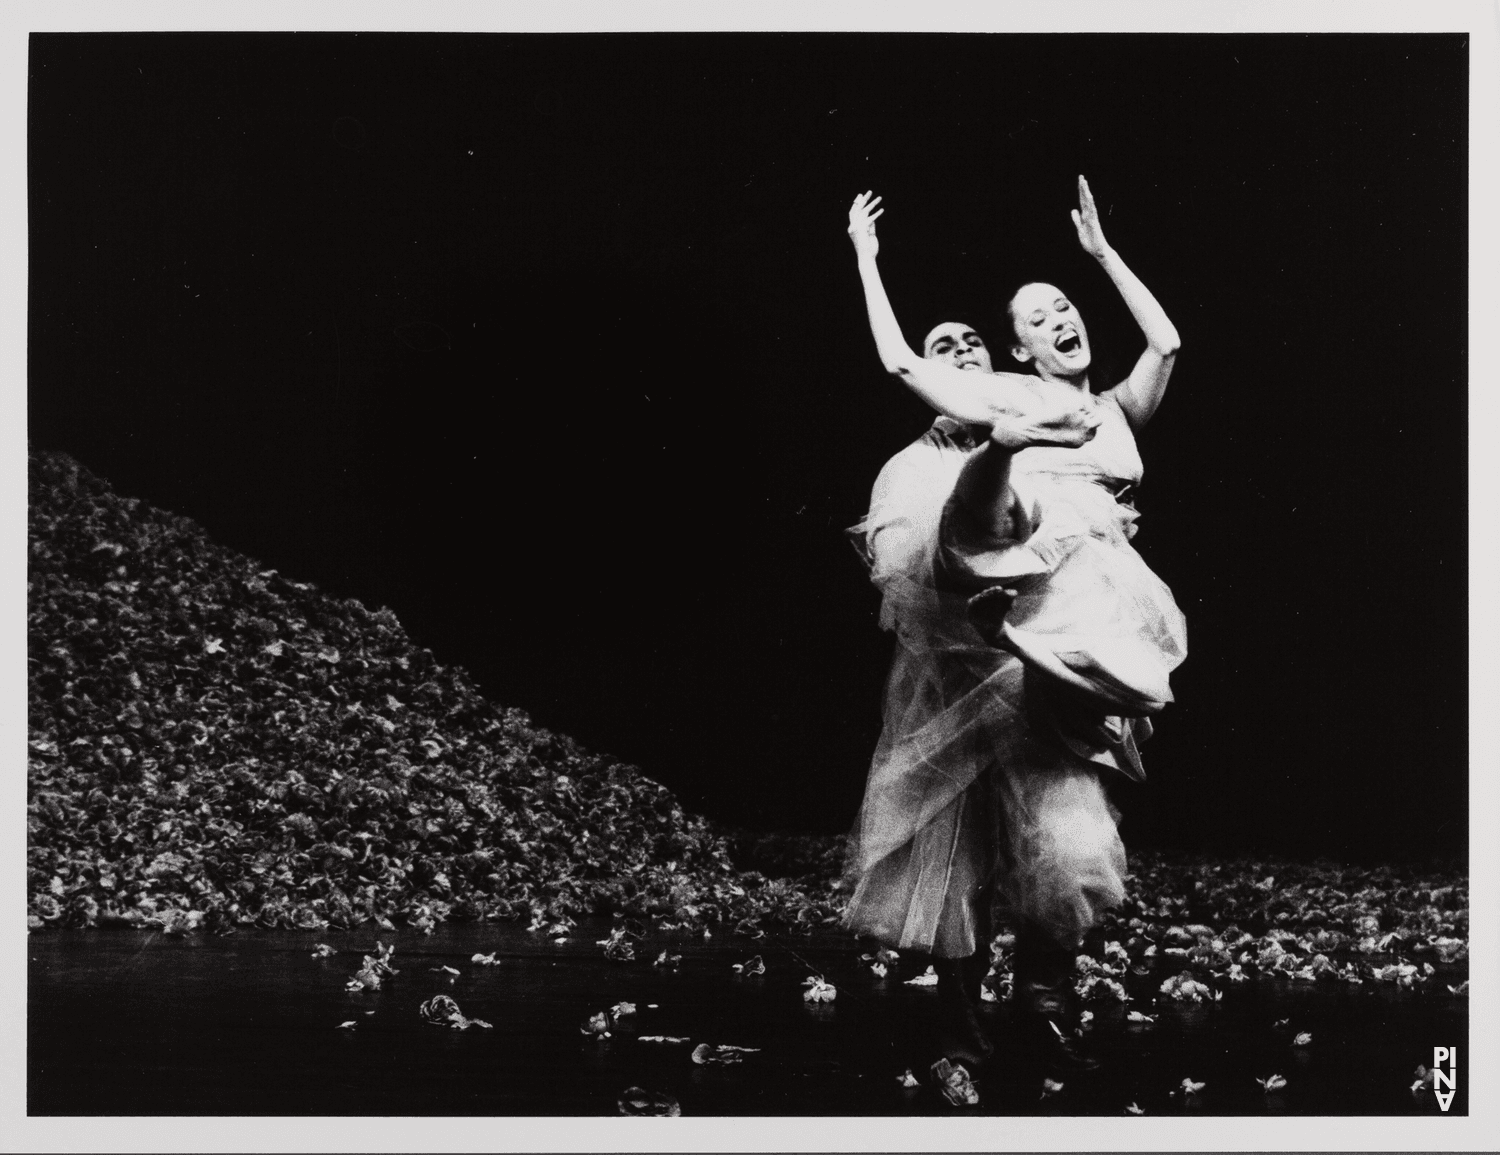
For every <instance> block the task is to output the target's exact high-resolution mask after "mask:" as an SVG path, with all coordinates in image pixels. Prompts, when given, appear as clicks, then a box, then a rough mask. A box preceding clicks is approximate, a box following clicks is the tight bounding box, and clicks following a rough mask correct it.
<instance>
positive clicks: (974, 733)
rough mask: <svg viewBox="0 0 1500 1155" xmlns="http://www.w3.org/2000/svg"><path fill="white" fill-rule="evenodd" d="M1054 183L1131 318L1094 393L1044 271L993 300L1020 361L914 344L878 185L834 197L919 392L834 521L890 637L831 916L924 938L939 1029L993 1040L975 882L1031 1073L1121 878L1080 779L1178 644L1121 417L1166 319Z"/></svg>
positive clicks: (1119, 764) (1160, 356) (888, 355)
mask: <svg viewBox="0 0 1500 1155" xmlns="http://www.w3.org/2000/svg"><path fill="white" fill-rule="evenodd" d="M1078 191H1079V207H1078V208H1077V209H1076V210H1074V211H1073V214H1072V216H1073V222H1074V225H1075V228H1076V231H1077V235H1078V241H1079V244H1080V246H1081V247H1082V248H1083V249H1084V251H1085V252H1087V253H1088V254H1089V255H1090V256H1092V257H1094V258H1095V259H1096V260H1097V261H1098V263H1099V265H1100V267H1101V268H1102V269H1103V270H1104V272H1105V273H1106V275H1108V276H1109V278H1110V279H1111V281H1112V282H1113V283H1114V284H1115V286H1116V288H1117V289H1118V291H1119V292H1120V294H1121V296H1122V298H1123V299H1124V302H1125V304H1126V306H1127V307H1128V308H1129V310H1130V312H1131V314H1132V316H1133V317H1134V318H1135V320H1136V322H1137V324H1138V325H1139V326H1140V328H1141V330H1142V332H1143V334H1144V335H1145V338H1146V349H1145V352H1144V353H1142V354H1141V356H1140V358H1139V360H1138V361H1137V362H1136V365H1135V367H1134V369H1133V370H1132V372H1131V373H1130V375H1129V377H1127V378H1126V379H1125V380H1124V381H1122V382H1120V383H1118V384H1116V385H1114V386H1113V387H1112V388H1108V389H1104V390H1102V391H1100V392H1098V393H1095V392H1094V391H1093V384H1094V383H1093V382H1092V381H1091V378H1090V369H1091V365H1092V352H1091V348H1090V344H1089V338H1088V331H1087V329H1086V327H1085V325H1084V322H1083V319H1082V317H1080V316H1079V314H1078V310H1077V309H1076V308H1075V307H1074V305H1073V304H1072V302H1071V301H1070V300H1069V299H1068V297H1067V296H1066V294H1064V293H1063V292H1062V291H1061V290H1060V289H1058V288H1057V287H1056V286H1053V285H1050V284H1044V283H1032V284H1028V285H1024V286H1022V287H1021V289H1019V290H1018V291H1017V292H1016V293H1015V294H1014V296H1013V297H1012V298H1011V300H1010V301H1009V302H1008V303H1007V319H1008V321H1009V323H1010V330H1011V331H1010V332H1009V333H1007V334H1005V341H1004V346H1003V348H1004V355H1007V356H1009V357H1010V358H1012V359H1013V361H1014V362H1015V363H1016V364H1017V365H1018V366H1023V367H1026V368H1028V369H1030V370H1031V373H1006V372H998V371H997V367H996V366H995V364H994V363H993V357H994V355H995V354H994V353H993V352H992V350H991V349H990V348H989V347H987V346H986V345H985V343H984V342H983V340H982V338H980V336H979V335H978V334H977V333H976V332H975V331H974V330H973V329H971V328H969V327H968V326H965V325H962V324H958V323H946V324H943V325H939V326H938V327H937V328H935V329H934V330H933V331H932V332H931V333H929V334H928V335H927V338H926V340H925V341H924V347H923V351H922V354H921V355H919V354H917V353H916V352H915V351H913V350H912V349H911V347H910V346H909V345H908V344H907V342H906V340H905V338H904V337H903V335H902V333H901V329H900V326H899V325H898V324H897V321H896V318H895V314H894V312H893V311H892V308H891V305H890V302H889V299H888V298H887V296H886V292H885V288H884V286H883V284H882V282H881V279H880V273H879V270H878V267H877V264H876V256H877V254H878V252H879V241H878V239H877V236H876V231H875V220H876V218H878V217H879V216H880V215H881V213H882V212H883V211H884V210H883V209H880V208H878V205H879V199H878V198H872V197H871V196H870V194H868V193H866V194H864V195H862V196H860V197H857V198H856V199H855V201H854V204H853V206H852V207H851V208H850V211H849V236H850V239H851V240H852V241H853V244H854V248H855V252H856V254H857V257H858V263H859V272H860V277H861V281H862V283H863V286H864V293H865V301H866V306H867V309H868V312H869V319H870V327H871V332H872V334H873V336H874V338H875V343H876V348H877V351H878V352H879V354H880V358H881V361H882V363H883V364H884V366H885V368H886V370H887V371H888V372H890V373H891V374H892V375H893V376H895V377H897V378H898V379H900V380H901V381H902V382H903V383H904V384H905V385H907V386H908V387H909V388H911V389H912V390H913V392H915V393H916V394H917V395H918V396H919V397H921V398H922V399H923V400H924V401H926V402H927V403H928V404H929V405H930V406H931V407H932V408H934V409H935V410H937V411H938V413H939V414H940V416H939V417H938V418H937V420H936V421H935V423H934V424H933V426H932V428H930V429H929V430H928V431H927V433H926V434H924V435H923V436H922V437H921V438H920V439H919V440H918V441H916V442H915V443H914V444H912V445H911V446H909V447H908V448H907V449H905V450H903V451H902V452H901V453H898V454H897V455H896V456H895V457H894V458H892V459H891V461H890V462H888V463H887V465H886V466H885V468H884V469H883V470H882V471H881V474H880V476H879V478H878V479H877V481H876V483H875V488H874V491H873V493H872V497H871V504H870V512H869V515H868V516H867V517H866V518H865V520H864V521H863V522H862V523H861V524H860V526H859V527H857V529H856V534H857V538H858V541H859V542H860V544H861V545H862V547H863V551H864V554H865V556H866V558H867V560H868V562H869V564H870V569H871V578H872V580H873V581H874V583H875V585H876V586H877V587H878V588H879V590H880V592H881V595H882V603H881V624H882V626H883V627H884V628H886V629H889V630H891V631H893V632H894V633H895V635H896V647H895V655H894V658H893V662H892V668H891V672H890V676H889V679H888V682H887V686H886V695H885V705H884V726H883V730H882V733H881V737H880V742H879V745H878V746H877V749H876V752H875V756H874V759H873V761H872V765H871V769H870V775H869V779H868V782H867V785H866V791H865V799H864V803H863V805H862V807H861V811H860V818H859V821H858V824H857V826H856V829H855V833H854V838H853V841H852V845H851V850H850V857H849V873H850V876H851V881H852V883H853V895H852V898H851V900H850V904H849V908H848V911H847V914H846V925H848V926H849V927H850V928H851V929H854V930H856V931H857V932H859V933H862V934H866V935H869V936H872V937H874V938H876V939H878V940H880V941H881V942H884V943H886V944H887V945H889V946H891V947H895V948H898V949H906V950H915V951H919V952H924V953H927V954H929V955H931V956H932V958H933V965H934V968H935V969H936V971H937V974H938V976H939V992H938V993H939V1005H940V1009H941V1028H940V1039H939V1045H940V1049H941V1050H942V1052H943V1054H944V1056H945V1057H947V1058H949V1059H950V1060H953V1061H955V1062H979V1061H982V1060H983V1059H984V1058H985V1057H986V1056H987V1055H988V1054H989V1053H990V1051H991V1049H992V1048H991V1045H990V1043H989V1041H988V1040H987V1039H986V1038H985V1036H984V1032H983V1031H982V1029H981V1027H980V1024H979V1020H978V1017H977V1015H976V1013H975V1012H976V1008H977V1005H978V1002H979V998H980V985H981V983H982V980H983V978H984V976H985V974H986V972H987V971H988V969H989V965H990V953H989V945H990V942H991V938H992V934H993V930H994V927H993V924H992V912H993V911H994V909H995V907H996V906H997V899H998V900H999V903H998V905H1003V906H1004V907H1005V908H1006V909H1007V910H1008V911H1009V914H1010V917H1011V920H1012V921H1013V923H1014V925H1015V928H1016V936H1017V942H1016V955H1015V983H1014V992H1015V994H1014V997H1015V1006H1016V1012H1017V1015H1016V1018H1017V1024H1018V1026H1019V1028H1020V1030H1021V1032H1022V1034H1023V1037H1024V1038H1025V1039H1026V1040H1027V1042H1028V1043H1029V1044H1030V1045H1031V1046H1032V1047H1034V1048H1035V1049H1036V1050H1037V1051H1038V1052H1039V1053H1040V1055H1041V1056H1042V1058H1043V1059H1044V1061H1045V1063H1046V1065H1047V1066H1048V1068H1049V1069H1051V1070H1053V1071H1055V1072H1070V1071H1077V1070H1080V1069H1087V1068H1088V1067H1091V1066H1093V1065H1094V1064H1093V1062H1092V1060H1091V1059H1090V1058H1089V1057H1088V1056H1087V1055H1086V1054H1085V1053H1084V1052H1083V1050H1082V1049H1081V1048H1080V1046H1079V1043H1078V1039H1077V1032H1076V1027H1077V1009H1076V1007H1075V1005H1074V1004H1075V999H1074V997H1073V992H1072V984H1073V966H1074V958H1075V956H1076V954H1077V951H1078V948H1079V947H1080V945H1081V944H1082V942H1083V937H1084V935H1085V934H1086V933H1087V932H1088V931H1089V930H1090V929H1091V928H1092V927H1094V926H1095V925H1097V924H1098V922H1099V920H1100V918H1101V916H1102V915H1103V913H1104V912H1105V911H1106V910H1108V909H1109V908H1110V907H1112V906H1114V905H1117V904H1118V903H1119V902H1120V901H1121V900H1122V899H1123V897H1124V886H1123V881H1122V876H1123V875H1124V872H1125V853H1124V847H1123V846H1122V844H1121V842H1120V838H1119V834H1118V831H1117V827H1116V821H1117V814H1116V812H1115V811H1114V809H1113V808H1112V807H1111V806H1110V804H1109V801H1108V799H1107V798H1106V796H1105V791H1104V786H1103V782H1102V780H1101V779H1102V776H1104V775H1107V774H1109V773H1123V774H1125V775H1127V776H1130V777H1136V778H1138V777H1140V775H1141V768H1140V757H1139V753H1138V750H1137V745H1138V743H1139V742H1140V741H1142V740H1144V738H1145V737H1147V736H1148V735H1149V733H1150V721H1149V719H1150V718H1151V716H1152V715H1154V714H1155V713H1157V712H1158V711H1160V710H1161V708H1162V707H1163V706H1164V705H1165V704H1166V703H1167V702H1169V701H1171V698H1172V695H1171V690H1170V688H1169V685H1168V675H1169V674H1170V673H1171V671H1172V670H1173V669H1174V668H1175V667H1176V666H1177V665H1178V664H1179V663H1180V662H1181V661H1182V659H1183V658H1184V656H1185V655H1186V628H1185V623H1184V621H1183V617H1182V614H1181V612H1180V611H1179V610H1178V608H1177V605H1176V603H1175V602H1174V601H1173V599H1172V595H1171V592H1170V591H1169V590H1168V589H1167V587H1166V585H1165V584H1163V583H1162V582H1161V580H1160V579H1159V578H1157V577H1156V575H1155V574H1154V573H1152V572H1151V570H1150V569H1149V568H1148V567H1147V566H1146V564H1145V562H1144V561H1143V560H1142V559H1141V557H1140V555H1139V554H1137V553H1136V551H1135V550H1134V548H1133V547H1132V546H1131V544H1130V539H1131V538H1132V537H1133V536H1134V533H1135V522H1136V517H1137V514H1136V511H1135V509H1134V508H1133V507H1132V505H1131V504H1130V503H1129V498H1130V496H1131V494H1132V493H1133V490H1134V487H1135V486H1136V485H1137V484H1138V483H1139V481H1140V479H1141V473H1142V465H1141V460H1140V456H1139V454H1138V452H1137V450H1136V446H1135V439H1134V432H1135V431H1136V430H1138V429H1139V428H1140V427H1141V426H1142V425H1144V424H1145V423H1146V422H1147V421H1148V420H1149V419H1150V417H1151V415H1152V414H1153V413H1154V412H1155V410H1156V407H1157V405H1158V404H1159V403H1160V401H1161V398H1162V394H1163V392H1164V391H1165V389H1166V385H1167V380H1168V378H1169V377H1170V375H1171V372H1172V366H1173V362H1174V359H1175V356H1176V353H1177V348H1178V336H1177V332H1176V329H1175V328H1174V327H1173V325H1172V323H1171V321H1170V320H1169V319H1168V318H1167V316H1166V314H1165V312H1164V311H1163V310H1162V308H1161V306H1160V304H1158V302H1157V301H1156V299H1155V298H1154V297H1153V296H1152V295H1151V293H1150V292H1149V291H1148V290H1147V289H1146V288H1145V286H1144V285H1143V284H1141V282H1140V280H1139V278H1137V277H1136V276H1135V275H1134V274H1133V273H1132V272H1131V271H1130V269H1129V268H1128V267H1127V266H1126V265H1125V263H1124V262H1123V261H1122V260H1121V259H1120V257H1119V255H1118V254H1117V253H1116V252H1115V251H1114V249H1113V248H1112V247H1111V246H1110V245H1109V244H1108V243H1107V241H1106V240H1105V238H1104V233H1103V229H1102V227H1101V225H1100V222H1099V216H1098V212H1097V210H1096V208H1095V205H1094V201H1093V197H1092V195H1091V194H1090V191H1089V188H1088V185H1087V183H1086V182H1085V181H1084V180H1083V178H1082V177H1080V178H1079V182H1078Z"/></svg>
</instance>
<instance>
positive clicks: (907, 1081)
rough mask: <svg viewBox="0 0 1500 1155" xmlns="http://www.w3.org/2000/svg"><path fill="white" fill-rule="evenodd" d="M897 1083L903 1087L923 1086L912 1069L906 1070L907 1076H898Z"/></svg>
mask: <svg viewBox="0 0 1500 1155" xmlns="http://www.w3.org/2000/svg"><path fill="white" fill-rule="evenodd" d="M896 1082H898V1083H900V1084H901V1085H902V1086H903V1087H920V1086H921V1085H922V1084H921V1083H919V1082H918V1081H917V1077H916V1076H915V1075H913V1074H912V1073H911V1068H910V1067H907V1068H906V1074H904V1075H897V1076H896Z"/></svg>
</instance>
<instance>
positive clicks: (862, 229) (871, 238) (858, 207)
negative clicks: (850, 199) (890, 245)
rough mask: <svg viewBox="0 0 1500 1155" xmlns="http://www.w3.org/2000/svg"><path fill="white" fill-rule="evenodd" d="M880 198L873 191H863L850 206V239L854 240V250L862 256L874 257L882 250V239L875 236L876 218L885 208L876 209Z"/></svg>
mask: <svg viewBox="0 0 1500 1155" xmlns="http://www.w3.org/2000/svg"><path fill="white" fill-rule="evenodd" d="M879 203H880V198H879V197H878V196H875V195H874V194H873V193H868V192H862V193H860V194H859V196H857V197H855V198H854V203H853V204H852V205H850V206H849V239H850V240H851V241H853V242H854V251H855V253H856V254H857V255H859V256H861V257H873V256H874V255H875V254H876V253H878V252H880V241H879V239H878V238H876V236H875V220H876V218H877V217H879V216H880V214H881V213H883V212H885V210H884V209H876V208H875V206H876V205H878V204H879Z"/></svg>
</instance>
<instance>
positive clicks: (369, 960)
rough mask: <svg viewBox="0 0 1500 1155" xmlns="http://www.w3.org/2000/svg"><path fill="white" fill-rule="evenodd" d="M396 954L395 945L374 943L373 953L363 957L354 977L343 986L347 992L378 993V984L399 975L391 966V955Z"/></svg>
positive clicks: (377, 941)
mask: <svg viewBox="0 0 1500 1155" xmlns="http://www.w3.org/2000/svg"><path fill="white" fill-rule="evenodd" d="M395 953H396V944H395V943H392V944H391V945H390V946H383V945H382V944H381V943H380V940H379V939H377V940H376V941H375V953H374V954H373V955H369V954H367V955H365V959H364V962H363V964H362V965H361V966H360V968H359V970H357V971H355V972H354V977H353V978H351V979H350V980H349V981H348V982H347V983H345V984H344V989H345V990H348V991H378V990H379V989H380V984H381V983H382V982H383V981H384V980H385V979H387V978H389V977H390V976H392V975H396V974H400V973H401V972H400V971H398V970H397V969H396V968H395V967H393V966H391V955H393V954H395Z"/></svg>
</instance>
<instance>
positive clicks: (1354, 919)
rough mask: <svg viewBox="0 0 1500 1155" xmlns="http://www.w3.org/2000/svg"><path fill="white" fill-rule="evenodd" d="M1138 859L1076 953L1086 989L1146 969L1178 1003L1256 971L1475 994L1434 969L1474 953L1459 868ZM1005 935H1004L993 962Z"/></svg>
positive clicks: (1158, 990)
mask: <svg viewBox="0 0 1500 1155" xmlns="http://www.w3.org/2000/svg"><path fill="white" fill-rule="evenodd" d="M1134 858H1135V862H1134V866H1135V873H1134V874H1133V875H1132V876H1131V878H1130V879H1129V883H1128V896H1127V899H1126V902H1125V904H1124V905H1123V906H1122V907H1120V908H1119V909H1118V910H1116V911H1113V912H1111V913H1110V914H1109V915H1108V916H1107V918H1106V919H1105V923H1104V926H1103V928H1102V930H1103V933H1102V935H1099V936H1097V937H1098V940H1099V944H1100V945H1098V946H1095V947H1093V948H1092V949H1091V950H1088V951H1086V953H1085V954H1083V955H1080V957H1079V959H1078V967H1077V976H1078V981H1077V989H1078V992H1079V994H1080V995H1083V996H1084V997H1086V998H1104V999H1109V998H1113V999H1116V1000H1118V1001H1121V1002H1125V1001H1128V996H1127V994H1126V986H1127V985H1129V984H1130V983H1131V982H1133V981H1134V980H1132V978H1131V976H1135V978H1136V979H1140V978H1144V977H1145V976H1148V975H1149V976H1150V977H1151V983H1150V987H1149V988H1147V989H1150V990H1151V992H1152V994H1153V995H1154V996H1155V997H1157V998H1167V999H1171V1000H1175V1001H1178V1002H1204V1001H1207V1000H1213V999H1216V998H1218V997H1220V996H1222V994H1223V991H1224V989H1225V987H1226V986H1227V985H1228V984H1232V983H1237V982H1244V981H1247V980H1249V979H1252V978H1265V979H1285V980H1292V981H1300V982H1315V981H1323V982H1346V983H1364V982H1374V983H1391V984H1394V985H1396V986H1401V987H1409V988H1421V987H1424V986H1430V987H1432V988H1434V989H1439V990H1441V989H1443V988H1445V987H1446V989H1447V990H1450V991H1452V992H1453V993H1455V994H1466V993H1467V990H1468V984H1467V982H1466V981H1464V982H1461V983H1458V984H1457V985H1454V984H1453V981H1452V980H1453V978H1455V977H1456V976H1454V975H1452V974H1445V975H1444V976H1442V981H1439V975H1438V967H1439V966H1446V965H1447V964H1454V963H1462V962H1464V961H1465V960H1467V958H1468V934H1469V887H1468V880H1467V877H1466V876H1465V875H1464V874H1463V872H1461V871H1459V870H1457V869H1448V870H1441V869H1425V870H1424V869H1420V868H1416V867H1410V866H1405V867H1403V866H1379V867H1374V868H1364V867H1356V866H1340V865H1333V864H1328V863H1318V864H1312V865H1307V864H1296V863H1288V862H1276V863H1268V862H1263V861H1257V860H1239V861H1231V862H1222V863H1209V862H1204V861H1202V860H1200V859H1190V858H1182V857H1176V856H1165V855H1152V854H1144V855H1135V856H1134ZM1007 945H1008V943H1007V941H1006V939H1005V938H1004V937H1002V938H1001V939H998V940H997V942H996V946H995V949H994V955H995V959H996V962H997V969H1000V970H1003V969H1004V968H1005V965H1006V964H1007V963H1008V961H1009V959H1008V952H1007V950H1006V947H1007ZM1460 969H1462V968H1460ZM1163 973H1167V974H1168V975H1169V977H1167V978H1166V979H1165V981H1162V979H1161V975H1162V974H1163ZM1136 985H1137V987H1140V986H1141V984H1139V983H1137V984H1136Z"/></svg>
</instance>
